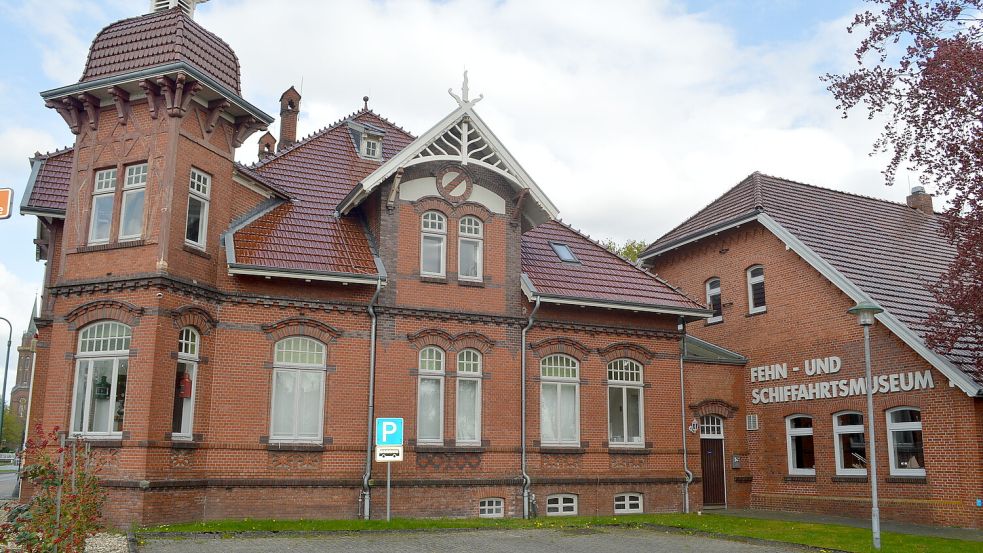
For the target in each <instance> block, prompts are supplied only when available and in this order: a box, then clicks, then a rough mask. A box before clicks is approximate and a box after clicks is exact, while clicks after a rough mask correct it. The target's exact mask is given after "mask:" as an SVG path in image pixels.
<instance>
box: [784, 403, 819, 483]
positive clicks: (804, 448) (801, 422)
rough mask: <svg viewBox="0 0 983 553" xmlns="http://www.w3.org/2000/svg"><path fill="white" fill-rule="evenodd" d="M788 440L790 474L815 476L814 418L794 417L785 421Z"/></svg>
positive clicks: (806, 416)
mask: <svg viewBox="0 0 983 553" xmlns="http://www.w3.org/2000/svg"><path fill="white" fill-rule="evenodd" d="M785 431H786V436H787V438H788V473H789V474H790V475H793V476H795V475H798V476H815V474H816V456H815V448H814V447H813V441H812V417H810V416H808V415H792V416H790V417H787V418H786V419H785Z"/></svg>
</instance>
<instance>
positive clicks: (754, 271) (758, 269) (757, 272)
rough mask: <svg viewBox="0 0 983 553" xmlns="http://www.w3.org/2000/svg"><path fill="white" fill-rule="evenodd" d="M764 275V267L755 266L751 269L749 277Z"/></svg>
mask: <svg viewBox="0 0 983 553" xmlns="http://www.w3.org/2000/svg"><path fill="white" fill-rule="evenodd" d="M764 275H765V269H764V267H755V268H753V269H751V278H755V277H761V276H764Z"/></svg>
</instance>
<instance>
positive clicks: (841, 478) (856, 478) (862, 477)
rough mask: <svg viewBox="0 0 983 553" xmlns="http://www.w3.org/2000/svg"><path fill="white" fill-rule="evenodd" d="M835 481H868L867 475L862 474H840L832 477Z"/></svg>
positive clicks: (860, 482)
mask: <svg viewBox="0 0 983 553" xmlns="http://www.w3.org/2000/svg"><path fill="white" fill-rule="evenodd" d="M830 480H832V481H833V482H847V483H849V482H853V483H857V484H864V483H866V482H867V476H865V475H861V474H840V475H837V476H834V477H833V478H831V479H830Z"/></svg>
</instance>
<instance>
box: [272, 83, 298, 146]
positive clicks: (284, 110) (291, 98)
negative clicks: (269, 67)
mask: <svg viewBox="0 0 983 553" xmlns="http://www.w3.org/2000/svg"><path fill="white" fill-rule="evenodd" d="M299 116H300V93H299V92H297V89H296V88H294V87H292V86H291V87H290V88H288V89H287V90H286V91H285V92H284V93H283V94H282V95H281V96H280V142H279V144H277V148H276V149H277V151H279V150H282V149H284V148H286V147H287V146H290V145H291V144H293V143H294V142H297V117H299Z"/></svg>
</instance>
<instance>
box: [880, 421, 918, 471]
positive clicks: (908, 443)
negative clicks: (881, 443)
mask: <svg viewBox="0 0 983 553" xmlns="http://www.w3.org/2000/svg"><path fill="white" fill-rule="evenodd" d="M887 451H888V457H890V460H891V475H892V476H925V451H924V444H923V443H922V412H921V411H920V410H918V409H914V408H911V407H899V408H897V409H891V410H890V411H888V412H887Z"/></svg>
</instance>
